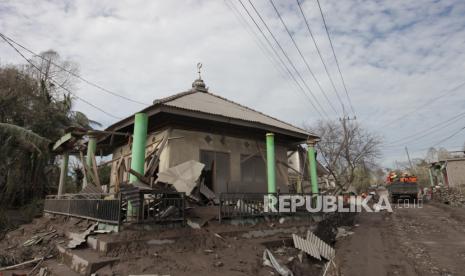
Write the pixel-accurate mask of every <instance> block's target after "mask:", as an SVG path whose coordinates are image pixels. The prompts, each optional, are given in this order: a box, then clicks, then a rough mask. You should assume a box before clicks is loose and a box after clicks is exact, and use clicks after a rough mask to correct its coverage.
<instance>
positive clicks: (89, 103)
mask: <svg viewBox="0 0 465 276" xmlns="http://www.w3.org/2000/svg"><path fill="white" fill-rule="evenodd" d="M0 37H2V39H3V40H5V41H6V42H7V43H8V45H10V46H11V47H12V48H13V49H14V50H15V51H16V52H17V53H18V54H19V55H20V56H21V57H22V58H23V59H24V60H25V61H26V62H27V63H29V64H30V65H31V66H32V67H34V68H35V69H36V70H38V71H39V73H41V74H43V72H42V70H41V69H40V68H39V67H37V65H35V64H34V63H33V62H31V61H30V60H29V59H28V58H27V57H26V56H24V54H23V53H21V51H19V49H18V48H16V47H15V46H14V45H13V44H12V43H11V42H10V41H9V40H8V39H6V38H5V37H4V36H3V35H2V34H1V33H0ZM48 79H49V80H50V82H52V83H53V84H55V85H57V86H59V87H60V88H61V89H63V90H65V91H66V92H68V93H70V94H72V95H74V96H75V97H76V98H77V99H79V100H81V101H82V102H84V103H86V104H88V105H89V106H91V107H93V108H95V109H97V110H99V111H100V112H102V113H104V114H106V115H107V116H110V117H112V118H115V119H122V118H120V117H117V116H115V115H113V114H111V113H109V112H107V111H105V110H103V109H102V108H100V107H98V106H96V105H94V104H92V103H91V102H89V101H87V100H85V99H83V98H81V97H79V96H78V95H76V93H74V92H72V91H71V90H69V89H68V88H66V87H64V86H63V85H61V84H60V83H58V82H57V81H55V80H54V79H52V78H51V77H49V78H48Z"/></svg>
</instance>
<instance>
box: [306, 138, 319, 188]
mask: <svg viewBox="0 0 465 276" xmlns="http://www.w3.org/2000/svg"><path fill="white" fill-rule="evenodd" d="M315 143H316V142H315V141H308V142H307V145H308V149H307V153H308V161H309V166H308V172H309V176H310V183H311V184H312V194H314V195H316V194H318V175H317V170H316V166H317V165H316V152H315Z"/></svg>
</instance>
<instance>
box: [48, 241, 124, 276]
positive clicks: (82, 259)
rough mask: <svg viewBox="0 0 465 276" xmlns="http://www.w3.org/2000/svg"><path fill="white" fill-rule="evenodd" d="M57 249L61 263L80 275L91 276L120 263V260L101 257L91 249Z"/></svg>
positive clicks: (62, 247)
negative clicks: (99, 270) (110, 265)
mask: <svg viewBox="0 0 465 276" xmlns="http://www.w3.org/2000/svg"><path fill="white" fill-rule="evenodd" d="M57 249H58V252H59V253H60V258H61V262H62V263H63V264H65V265H66V266H68V267H69V268H70V269H71V270H72V271H74V272H77V273H78V274H80V275H90V274H92V273H94V272H95V271H97V270H98V269H100V268H102V267H104V266H105V265H108V264H113V263H116V262H118V261H119V258H112V257H105V256H101V255H100V253H99V252H96V251H94V250H93V249H90V248H86V249H68V248H65V247H64V246H62V245H57Z"/></svg>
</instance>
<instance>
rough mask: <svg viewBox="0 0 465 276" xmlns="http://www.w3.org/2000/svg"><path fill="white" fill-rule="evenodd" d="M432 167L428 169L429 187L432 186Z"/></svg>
mask: <svg viewBox="0 0 465 276" xmlns="http://www.w3.org/2000/svg"><path fill="white" fill-rule="evenodd" d="M432 169H433V168H429V169H428V173H429V181H430V183H431V187H433V186H434V180H433V173H432V172H431V170H432Z"/></svg>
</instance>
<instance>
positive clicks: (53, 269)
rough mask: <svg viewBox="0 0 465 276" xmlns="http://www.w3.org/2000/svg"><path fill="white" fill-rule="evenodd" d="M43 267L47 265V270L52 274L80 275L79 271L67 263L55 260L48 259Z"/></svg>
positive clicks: (58, 275)
mask: <svg viewBox="0 0 465 276" xmlns="http://www.w3.org/2000/svg"><path fill="white" fill-rule="evenodd" d="M43 267H46V268H47V272H49V273H50V275H52V276H63V275H66V276H79V273H76V272H74V271H72V270H71V269H70V268H69V267H68V266H67V265H65V264H63V263H60V262H57V261H55V260H49V261H46V262H45V263H44V265H43Z"/></svg>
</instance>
